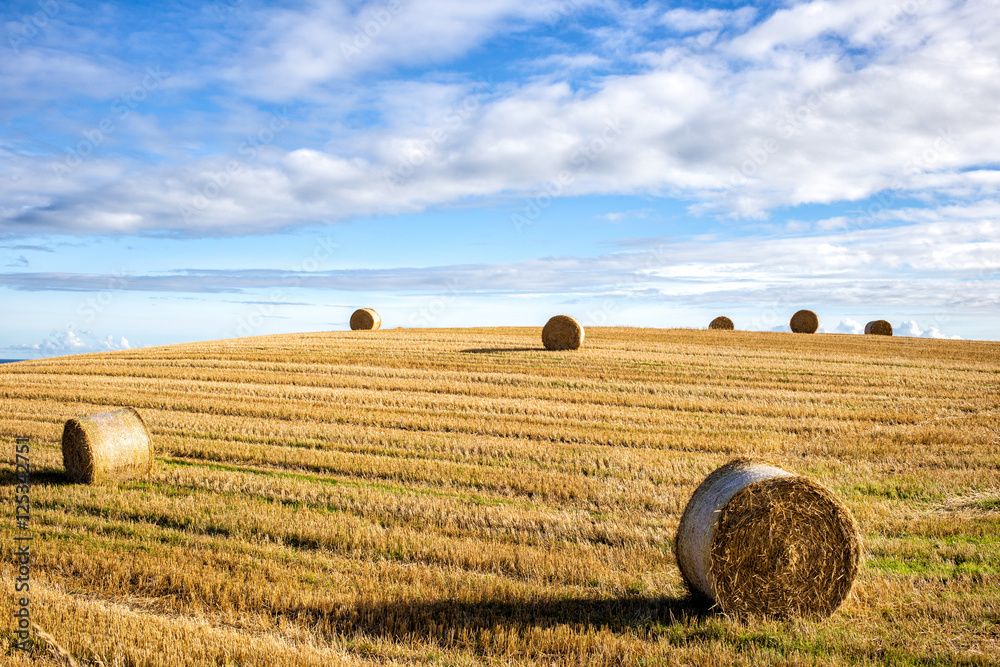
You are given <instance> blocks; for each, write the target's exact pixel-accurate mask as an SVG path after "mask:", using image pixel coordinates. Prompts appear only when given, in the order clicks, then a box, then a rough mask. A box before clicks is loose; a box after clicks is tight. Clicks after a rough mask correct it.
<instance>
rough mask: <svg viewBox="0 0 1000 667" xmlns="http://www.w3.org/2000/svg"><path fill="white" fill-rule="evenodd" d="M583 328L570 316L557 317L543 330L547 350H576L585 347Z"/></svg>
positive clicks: (543, 341) (546, 324)
mask: <svg viewBox="0 0 1000 667" xmlns="http://www.w3.org/2000/svg"><path fill="white" fill-rule="evenodd" d="M583 333H584V332H583V327H581V326H580V323H579V322H577V321H576V320H574V319H573V318H572V317H570V316H569V315H556V316H555V317H553V318H552V319H550V320H549V321H548V322H546V323H545V328H543V329H542V345H544V346H545V349H546V350H576V349H579V347H580V346H581V345H583Z"/></svg>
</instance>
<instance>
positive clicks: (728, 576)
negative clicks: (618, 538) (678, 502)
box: [674, 459, 861, 618]
mask: <svg viewBox="0 0 1000 667" xmlns="http://www.w3.org/2000/svg"><path fill="white" fill-rule="evenodd" d="M674 549H675V553H676V556H677V564H678V566H679V567H680V570H681V574H682V575H683V576H684V581H685V582H686V583H687V585H688V587H689V588H690V589H691V590H692V592H696V593H701V594H703V595H705V596H707V597H709V598H710V599H712V600H713V601H715V603H716V604H717V605H718V606H719V607H721V608H722V611H724V612H726V613H730V614H734V615H747V614H759V615H766V616H775V617H783V618H790V617H807V618H826V617H827V616H829V615H830V614H832V613H833V612H834V611H835V610H836V609H837V607H839V606H840V604H841V603H842V602H843V601H844V599H845V598H846V597H847V595H848V594H849V593H850V591H851V586H852V585H853V583H854V578H855V576H857V573H858V566H859V562H860V560H861V537H860V534H859V532H858V527H857V524H856V523H855V522H854V518H853V517H852V516H851V513H850V511H849V510H848V509H847V507H845V506H844V504H843V503H842V502H840V500H838V499H837V498H836V496H834V495H833V494H832V493H830V492H829V491H828V490H827V489H825V488H824V487H822V486H821V485H819V484H818V483H816V482H814V481H813V480H810V479H807V478H805V477H800V476H798V475H793V474H791V473H789V472H786V471H784V470H782V469H780V468H776V467H773V466H769V465H766V464H762V463H755V462H753V461H748V460H745V459H737V460H735V461H730V462H729V463H727V464H726V465H724V466H722V467H721V468H719V469H718V470H716V471H715V472H713V473H712V474H710V475H709V476H708V477H706V478H705V480H704V481H703V482H702V483H701V485H700V486H699V487H698V489H697V490H696V491H695V492H694V494H693V495H692V496H691V500H690V501H688V504H687V507H686V508H685V509H684V515H683V516H682V517H681V522H680V526H678V528H677V538H676V540H675V542H674Z"/></svg>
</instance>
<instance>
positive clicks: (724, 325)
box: [708, 315, 736, 331]
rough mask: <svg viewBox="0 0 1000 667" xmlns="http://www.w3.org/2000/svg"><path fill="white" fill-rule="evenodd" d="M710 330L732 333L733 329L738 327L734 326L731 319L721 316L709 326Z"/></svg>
mask: <svg viewBox="0 0 1000 667" xmlns="http://www.w3.org/2000/svg"><path fill="white" fill-rule="evenodd" d="M708 328H709V329H722V330H724V331H732V330H733V329H735V328H736V326H735V325H734V324H733V321H732V320H731V319H729V318H728V317H726V316H725V315H720V316H719V317H716V318H715V319H714V320H712V322H711V323H710V324H709V325H708Z"/></svg>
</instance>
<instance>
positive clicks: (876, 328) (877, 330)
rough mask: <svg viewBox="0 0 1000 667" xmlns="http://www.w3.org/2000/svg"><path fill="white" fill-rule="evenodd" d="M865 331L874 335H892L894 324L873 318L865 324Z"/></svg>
mask: <svg viewBox="0 0 1000 667" xmlns="http://www.w3.org/2000/svg"><path fill="white" fill-rule="evenodd" d="M865 333H866V334H869V335H872V336H891V335H892V325H891V324H889V323H888V322H886V321H885V320H872V321H871V322H869V323H868V324H866V325H865Z"/></svg>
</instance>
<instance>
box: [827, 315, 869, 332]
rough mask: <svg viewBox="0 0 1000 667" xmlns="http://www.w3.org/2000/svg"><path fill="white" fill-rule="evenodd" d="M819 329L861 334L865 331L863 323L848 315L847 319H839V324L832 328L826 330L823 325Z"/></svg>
mask: <svg viewBox="0 0 1000 667" xmlns="http://www.w3.org/2000/svg"><path fill="white" fill-rule="evenodd" d="M820 331H822V332H828V333H843V334H862V333H864V332H865V325H863V324H861V323H860V322H858V321H857V320H853V319H851V318H849V317H848V318H847V319H844V320H841V321H840V324H838V325H837V326H835V327H834V328H833V329H831V330H829V331H827V329H825V328H824V327H820Z"/></svg>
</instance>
